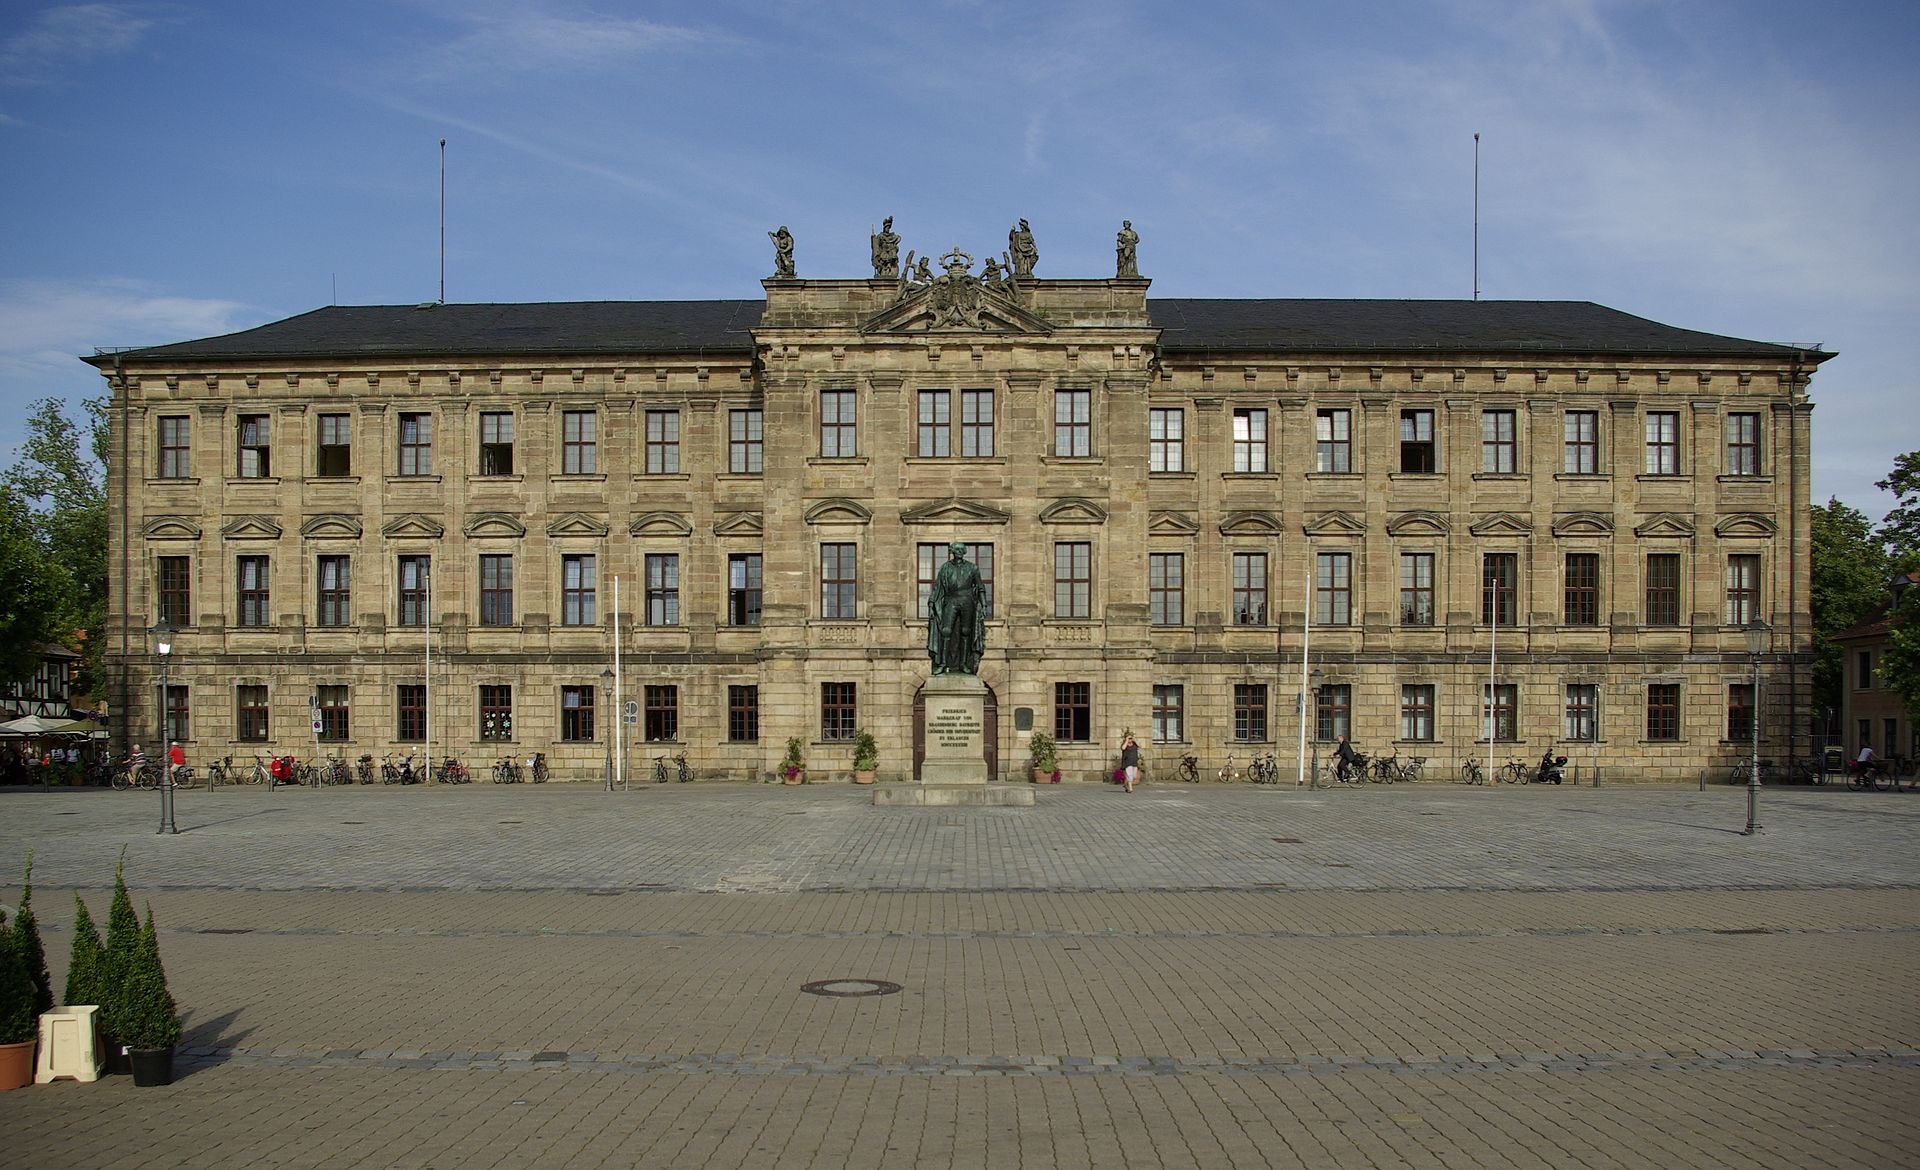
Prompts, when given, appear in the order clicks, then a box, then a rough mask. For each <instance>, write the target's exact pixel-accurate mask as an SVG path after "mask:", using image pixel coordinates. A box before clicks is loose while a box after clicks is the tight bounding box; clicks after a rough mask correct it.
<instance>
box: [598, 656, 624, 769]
mask: <svg viewBox="0 0 1920 1170" xmlns="http://www.w3.org/2000/svg"><path fill="white" fill-rule="evenodd" d="M600 689H601V690H602V691H603V692H605V693H606V696H607V699H606V707H607V730H606V731H605V733H603V734H602V735H601V737H600V738H602V739H604V740H605V741H606V743H607V791H608V792H612V791H613V737H614V736H615V735H617V734H618V731H617V730H616V729H617V728H618V727H619V724H618V723H616V722H614V721H615V720H616V719H618V718H619V717H620V713H619V712H618V711H616V710H614V708H613V671H612V670H611V669H607V670H603V671H601V672H600Z"/></svg>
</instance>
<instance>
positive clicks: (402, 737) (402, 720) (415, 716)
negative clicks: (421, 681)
mask: <svg viewBox="0 0 1920 1170" xmlns="http://www.w3.org/2000/svg"><path fill="white" fill-rule="evenodd" d="M393 705H394V736H393V738H395V739H397V740H399V741H400V742H401V743H422V742H424V741H425V740H426V738H427V688H426V687H424V686H418V685H414V684H406V683H403V684H401V685H400V686H398V687H395V688H394V703H393Z"/></svg>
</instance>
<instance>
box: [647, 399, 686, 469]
mask: <svg viewBox="0 0 1920 1170" xmlns="http://www.w3.org/2000/svg"><path fill="white" fill-rule="evenodd" d="M647 474H648V475H679V474H680V412H679V411H677V410H649V411H648V412H647Z"/></svg>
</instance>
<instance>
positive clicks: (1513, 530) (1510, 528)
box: [1467, 512, 1533, 536]
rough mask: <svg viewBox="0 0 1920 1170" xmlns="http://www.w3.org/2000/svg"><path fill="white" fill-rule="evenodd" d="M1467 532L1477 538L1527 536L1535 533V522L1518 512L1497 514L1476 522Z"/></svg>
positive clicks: (1483, 517) (1481, 518)
mask: <svg viewBox="0 0 1920 1170" xmlns="http://www.w3.org/2000/svg"><path fill="white" fill-rule="evenodd" d="M1467 531H1468V532H1471V533H1473V534H1474V535H1475V536H1525V535H1527V534H1528V533H1530V532H1532V531H1533V522H1532V521H1531V520H1528V519H1527V518H1526V517H1525V516H1522V515H1520V514H1519V513H1518V512H1495V513H1493V514H1491V515H1488V516H1482V517H1480V518H1479V519H1478V520H1475V521H1474V522H1473V523H1472V524H1471V525H1469V526H1468V527H1467Z"/></svg>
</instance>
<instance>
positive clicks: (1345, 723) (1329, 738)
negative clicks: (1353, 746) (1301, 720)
mask: <svg viewBox="0 0 1920 1170" xmlns="http://www.w3.org/2000/svg"><path fill="white" fill-rule="evenodd" d="M1343 735H1344V736H1347V737H1349V738H1351V737H1352V735H1353V688H1352V687H1351V686H1349V685H1347V684H1346V683H1329V684H1327V685H1326V686H1323V687H1321V688H1320V689H1319V690H1318V691H1315V692H1314V695H1313V737H1314V738H1315V739H1317V740H1319V741H1320V742H1321V743H1332V742H1333V741H1334V740H1336V739H1339V738H1340V737H1341V736H1343Z"/></svg>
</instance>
